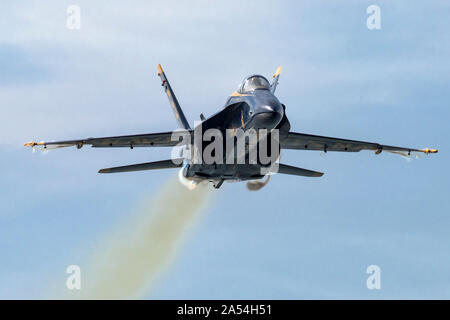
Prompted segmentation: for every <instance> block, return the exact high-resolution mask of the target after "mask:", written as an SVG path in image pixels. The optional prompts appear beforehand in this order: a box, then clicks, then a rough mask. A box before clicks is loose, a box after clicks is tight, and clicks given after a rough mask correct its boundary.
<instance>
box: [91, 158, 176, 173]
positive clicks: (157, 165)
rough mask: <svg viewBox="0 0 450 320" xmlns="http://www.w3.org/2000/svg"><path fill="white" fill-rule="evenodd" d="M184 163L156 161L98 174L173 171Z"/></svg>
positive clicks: (107, 169) (104, 170)
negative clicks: (172, 169)
mask: <svg viewBox="0 0 450 320" xmlns="http://www.w3.org/2000/svg"><path fill="white" fill-rule="evenodd" d="M177 163H179V164H177ZM182 163H183V160H182V159H174V160H161V161H155V162H145V163H138V164H131V165H128V166H121V167H113V168H106V169H101V170H99V171H98V173H116V172H130V171H143V170H157V169H171V168H179V167H181V165H182Z"/></svg>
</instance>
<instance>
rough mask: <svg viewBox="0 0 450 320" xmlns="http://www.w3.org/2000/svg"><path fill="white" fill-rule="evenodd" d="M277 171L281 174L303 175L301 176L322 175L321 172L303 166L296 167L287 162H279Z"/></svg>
mask: <svg viewBox="0 0 450 320" xmlns="http://www.w3.org/2000/svg"><path fill="white" fill-rule="evenodd" d="M278 173H283V174H291V175H295V176H303V177H321V176H323V172H318V171H312V170H307V169H303V168H297V167H293V166H288V165H287V164H281V163H280V164H279V167H278Z"/></svg>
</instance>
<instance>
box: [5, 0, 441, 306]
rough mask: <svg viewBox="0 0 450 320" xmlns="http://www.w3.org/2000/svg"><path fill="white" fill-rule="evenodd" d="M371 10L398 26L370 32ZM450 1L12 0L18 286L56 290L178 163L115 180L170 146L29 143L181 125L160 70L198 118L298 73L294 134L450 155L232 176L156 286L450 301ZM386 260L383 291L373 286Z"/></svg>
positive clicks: (323, 163) (205, 292)
mask: <svg viewBox="0 0 450 320" xmlns="http://www.w3.org/2000/svg"><path fill="white" fill-rule="evenodd" d="M74 3H75V4H77V5H79V6H80V8H81V19H82V20H81V21H82V27H81V29H80V30H77V31H73V30H68V29H67V28H66V27H65V25H66V17H67V14H66V8H67V6H68V5H69V4H74ZM371 4H376V5H379V6H380V8H381V19H382V22H381V25H382V29H381V30H376V31H369V30H368V29H367V28H366V18H367V14H366V8H367V7H368V6H369V5H371ZM449 13H450V3H448V1H427V2H426V3H425V2H423V3H418V2H415V3H411V2H410V1H395V2H393V1H356V0H355V1H301V2H299V1H282V2H274V1H227V2H218V1H217V2H216V1H215V2H212V1H189V2H185V3H182V2H177V1H164V2H161V1H151V2H149V1H137V2H134V3H133V6H129V5H128V4H127V3H125V2H123V1H116V2H111V1H95V3H93V2H92V1H76V2H72V1H71V2H67V1H47V2H45V4H43V3H42V2H40V1H6V2H4V3H3V4H2V10H1V13H0V15H1V17H2V18H1V19H0V68H1V72H0V101H1V112H2V120H1V126H0V143H1V147H2V157H1V158H0V168H1V169H0V176H1V177H2V179H1V180H0V188H1V191H2V192H1V194H0V221H1V223H0V256H1V257H2V259H1V261H2V262H1V263H0V298H39V297H42V296H43V294H44V293H45V292H46V291H47V290H48V287H49V286H50V284H53V283H54V282H55V279H59V277H61V278H62V279H64V277H65V269H66V267H67V265H69V264H82V261H83V259H84V257H85V256H86V255H87V253H88V252H89V250H90V249H91V248H92V247H94V246H95V245H96V243H97V241H98V239H100V238H101V237H102V235H103V234H105V233H107V232H108V230H111V229H112V228H115V227H116V226H117V224H118V222H119V221H124V220H126V219H127V218H128V217H129V215H131V213H132V212H133V208H135V207H136V206H137V204H139V203H140V202H141V201H142V200H143V199H146V198H148V197H149V195H151V194H153V193H154V192H155V191H157V190H158V189H159V188H160V186H161V185H162V184H164V183H165V181H166V180H167V179H168V178H169V177H171V176H173V175H174V174H175V172H170V171H160V172H144V173H136V174H118V175H108V176H106V177H105V176H100V175H98V174H97V170H98V169H100V168H104V167H110V166H114V165H122V164H128V163H137V162H146V161H153V160H161V159H165V158H167V157H168V156H169V155H170V150H165V149H137V148H136V149H134V150H129V149H126V150H120V149H114V150H95V149H90V148H83V149H82V150H75V149H62V150H57V151H54V152H51V153H49V154H40V153H35V154H33V153H31V152H30V150H28V149H26V148H24V147H23V146H22V145H23V143H24V142H25V141H29V140H31V139H36V140H52V139H58V140H59V139H65V138H80V137H88V136H108V135H120V134H132V133H145V132H157V131H166V130H171V129H175V128H176V121H175V119H174V117H173V115H172V113H171V110H170V106H169V104H168V102H167V97H166V96H165V95H164V92H163V90H162V88H161V86H160V82H159V79H158V77H157V76H156V65H157V64H158V63H161V64H162V65H163V67H164V68H165V71H166V73H167V76H168V77H169V79H170V81H171V84H172V86H173V88H174V90H175V92H176V93H177V96H178V99H179V101H180V103H181V104H182V106H183V108H184V110H185V113H186V116H187V117H188V119H189V120H190V121H191V122H193V121H194V120H197V119H198V118H199V114H200V113H202V112H203V113H204V114H205V115H206V116H208V115H211V114H213V113H214V112H216V111H217V110H218V109H220V108H221V107H222V105H223V103H224V102H225V99H226V96H227V95H228V94H229V93H231V92H232V91H233V90H235V88H236V87H237V85H238V83H239V82H240V80H241V79H242V78H243V77H244V76H246V75H247V74H253V73H261V74H263V75H266V76H270V75H271V74H272V73H273V72H274V71H275V69H276V68H277V67H278V66H279V65H282V66H283V73H282V75H281V79H280V85H279V86H278V89H277V95H278V97H279V99H280V100H281V101H282V102H283V103H284V104H285V105H286V106H287V115H288V117H289V119H290V121H291V125H292V128H293V130H295V131H299V132H306V133H313V134H320V135H329V136H336V137H342V138H350V139H359V140H367V141H375V142H380V143H384V144H390V145H400V146H411V147H420V148H421V147H427V146H430V147H437V148H439V154H437V155H433V156H425V157H422V158H420V159H417V160H413V161H410V162H408V161H406V160H405V159H403V158H401V157H399V156H395V155H392V154H385V153H383V154H381V155H379V156H375V155H373V153H372V152H361V153H357V154H340V153H334V154H333V153H328V154H327V155H325V156H323V155H321V154H320V153H318V152H300V151H286V152H285V153H284V154H283V162H284V163H287V164H290V165H296V166H300V167H304V168H308V169H312V170H318V171H323V172H325V175H324V176H323V177H322V178H320V179H307V178H300V177H291V176H282V175H276V176H275V177H273V178H272V179H271V182H270V183H269V184H268V186H267V187H266V188H264V189H262V190H261V191H260V192H256V193H251V192H248V191H247V190H246V188H245V184H225V185H224V186H223V188H221V189H220V190H219V191H217V192H215V193H216V194H215V199H214V202H213V204H212V205H211V207H210V208H209V209H208V210H207V211H206V212H204V214H203V215H202V219H201V220H200V221H199V222H198V223H197V224H196V226H195V228H194V230H192V232H191V233H190V234H189V237H188V239H187V241H186V242H185V243H184V246H183V249H182V250H181V251H180V253H179V255H178V256H177V257H176V260H175V262H174V263H173V264H172V265H171V267H170V268H169V270H168V271H167V272H166V274H165V275H164V276H163V277H162V278H161V280H160V281H159V282H158V284H157V286H156V288H155V289H154V290H153V291H152V292H149V293H148V295H147V296H146V297H147V298H194V299H195V298H288V299H294V298H332V299H334V298H357V299H362V298H369V299H371V298H383V299H389V298H450V275H449V273H448V270H449V269H450V255H449V247H448V245H449V243H450V236H449V233H448V230H449V229H450V217H449V212H450V210H449V209H450V200H449V197H448V195H449V191H450V179H449V178H450V176H449V173H448V170H447V165H448V160H449V159H448V153H447V151H446V150H448V149H449V147H450V143H449V142H448V137H449V134H450V129H449V126H448V121H449V119H450V109H449V108H450V107H449V101H450V99H449V98H450V92H449V90H448V84H449V78H450V72H449V71H450V63H449V61H448V57H449V55H450V41H449V40H450V28H449V25H448V16H449ZM372 264H376V265H378V266H380V268H381V273H382V280H381V281H382V289H381V290H379V291H376V290H372V291H371V290H368V289H367V288H366V278H367V276H368V275H367V274H366V273H365V271H366V268H367V266H369V265H372Z"/></svg>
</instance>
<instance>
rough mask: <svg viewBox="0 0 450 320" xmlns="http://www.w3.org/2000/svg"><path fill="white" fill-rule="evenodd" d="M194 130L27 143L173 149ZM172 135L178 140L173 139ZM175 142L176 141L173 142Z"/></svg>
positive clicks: (56, 146)
mask: <svg viewBox="0 0 450 320" xmlns="http://www.w3.org/2000/svg"><path fill="white" fill-rule="evenodd" d="M191 133H192V130H186V131H174V132H173V131H169V132H161V133H148V134H137V135H128V136H115V137H103V138H86V139H76V140H65V141H41V142H34V141H30V142H27V143H25V144H24V145H25V146H28V147H33V148H34V147H42V148H44V149H47V148H48V149H54V148H62V147H71V146H76V147H77V148H78V149H80V148H81V147H82V146H83V145H91V146H92V147H94V148H115V147H126V148H134V147H173V146H176V145H178V144H179V141H181V139H182V136H183V135H185V134H189V135H190V134H191ZM172 134H174V136H175V137H177V138H179V140H178V139H175V138H174V139H172ZM173 140H175V141H173Z"/></svg>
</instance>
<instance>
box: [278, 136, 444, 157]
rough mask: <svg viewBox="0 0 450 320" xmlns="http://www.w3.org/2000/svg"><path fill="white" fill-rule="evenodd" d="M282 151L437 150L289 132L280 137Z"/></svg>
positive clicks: (403, 153)
mask: <svg viewBox="0 0 450 320" xmlns="http://www.w3.org/2000/svg"><path fill="white" fill-rule="evenodd" d="M280 146H281V148H282V149H295V150H320V151H325V152H327V151H343V152H359V151H361V150H373V151H375V153H376V154H379V153H381V152H382V151H388V152H392V153H398V154H401V155H405V156H407V155H409V154H410V153H411V152H423V153H437V152H438V150H437V149H429V148H425V149H414V148H404V147H394V146H387V145H382V144H379V143H374V142H365V141H357V140H348V139H340V138H332V137H324V136H316V135H311V134H305V133H297V132H289V133H288V135H287V136H286V137H280Z"/></svg>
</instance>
